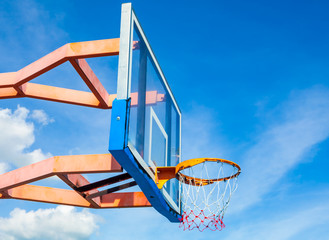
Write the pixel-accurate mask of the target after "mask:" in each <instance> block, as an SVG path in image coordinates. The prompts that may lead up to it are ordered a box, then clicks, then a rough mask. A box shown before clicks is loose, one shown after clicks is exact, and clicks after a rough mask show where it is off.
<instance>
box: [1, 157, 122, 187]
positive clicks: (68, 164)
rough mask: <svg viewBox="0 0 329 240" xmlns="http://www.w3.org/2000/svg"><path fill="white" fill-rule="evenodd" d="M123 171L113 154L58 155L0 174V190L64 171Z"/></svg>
mask: <svg viewBox="0 0 329 240" xmlns="http://www.w3.org/2000/svg"><path fill="white" fill-rule="evenodd" d="M104 172H122V167H121V166H120V164H119V163H118V162H117V161H116V160H115V159H114V158H113V156H112V155H111V154H93V155H74V156H56V157H52V158H48V159H46V160H43V161H41V162H37V163H34V164H31V165H28V166H25V167H22V168H19V169H16V170H13V171H11V172H7V173H4V174H2V175H0V191H4V190H7V189H10V188H13V187H17V186H19V185H22V184H27V183H31V182H34V181H38V180H41V179H44V178H48V177H51V176H54V175H56V174H63V173H104Z"/></svg>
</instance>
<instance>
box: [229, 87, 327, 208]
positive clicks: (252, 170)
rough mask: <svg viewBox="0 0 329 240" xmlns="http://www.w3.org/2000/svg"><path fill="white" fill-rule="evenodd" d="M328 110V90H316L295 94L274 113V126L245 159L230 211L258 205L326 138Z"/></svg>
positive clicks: (264, 134) (263, 135)
mask: <svg viewBox="0 0 329 240" xmlns="http://www.w3.org/2000/svg"><path fill="white" fill-rule="evenodd" d="M328 109H329V89H327V88H324V87H322V88H321V87H315V88H312V89H309V90H305V91H296V92H294V93H293V94H292V96H291V98H290V99H289V101H287V102H285V103H283V104H282V105H281V106H280V107H279V108H278V109H276V110H275V112H274V113H275V114H274V115H273V116H274V117H275V120H274V121H273V122H275V123H274V124H272V125H271V126H269V127H268V129H267V130H266V131H265V132H264V133H263V134H261V135H260V137H259V139H258V142H257V143H256V144H255V145H254V146H253V147H252V148H251V149H250V150H249V151H248V152H247V153H246V154H245V156H244V159H245V160H244V162H243V164H242V175H241V178H240V180H239V183H240V187H239V189H238V191H237V192H236V195H237V196H236V195H235V196H234V197H233V200H234V204H232V205H231V207H230V208H232V209H234V210H235V211H239V210H242V209H244V208H246V207H248V206H250V205H252V204H254V203H256V202H258V201H260V200H261V199H262V196H263V195H264V194H266V193H267V192H268V191H270V190H271V189H272V187H273V185H274V184H275V183H276V182H277V181H278V180H280V179H281V178H282V177H283V176H284V175H285V174H286V173H287V172H288V171H289V170H290V169H292V168H293V167H295V166H296V165H297V164H298V163H300V162H301V161H302V160H303V156H304V155H305V154H306V153H307V152H308V151H309V150H310V149H311V148H312V147H313V146H314V145H316V144H318V143H320V142H321V141H323V140H325V139H326V138H328V136H329V124H328V122H329V111H328ZM246 196H247V197H246ZM239 199H243V201H240V200H239Z"/></svg>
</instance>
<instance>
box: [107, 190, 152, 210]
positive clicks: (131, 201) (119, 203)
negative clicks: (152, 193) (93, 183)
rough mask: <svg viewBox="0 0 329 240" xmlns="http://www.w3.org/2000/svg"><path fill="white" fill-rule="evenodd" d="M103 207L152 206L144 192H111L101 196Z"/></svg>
mask: <svg viewBox="0 0 329 240" xmlns="http://www.w3.org/2000/svg"><path fill="white" fill-rule="evenodd" d="M101 202H102V203H101V207H102V208H126V207H151V206H152V205H151V204H150V202H149V201H148V200H147V198H146V197H145V195H144V193H143V192H123V193H110V194H107V195H103V196H101Z"/></svg>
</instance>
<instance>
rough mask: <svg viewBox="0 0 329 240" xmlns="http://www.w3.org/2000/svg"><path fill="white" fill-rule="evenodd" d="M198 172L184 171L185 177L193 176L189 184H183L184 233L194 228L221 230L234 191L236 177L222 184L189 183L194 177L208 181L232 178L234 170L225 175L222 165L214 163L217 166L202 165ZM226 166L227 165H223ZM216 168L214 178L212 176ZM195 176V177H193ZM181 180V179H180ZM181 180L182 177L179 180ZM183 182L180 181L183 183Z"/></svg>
mask: <svg viewBox="0 0 329 240" xmlns="http://www.w3.org/2000/svg"><path fill="white" fill-rule="evenodd" d="M200 165H202V166H201V170H200V167H199V168H197V169H198V171H197V170H194V168H193V167H191V168H189V169H186V170H185V171H187V172H185V173H184V174H186V175H188V176H190V177H192V178H191V180H190V184H188V183H182V184H181V185H182V197H181V199H182V210H183V214H182V220H181V224H180V227H182V228H183V229H184V230H193V229H195V228H197V229H198V230H199V231H204V230H205V229H210V230H213V231H215V230H222V229H223V228H224V227H225V225H224V223H223V217H224V215H225V212H226V210H227V207H228V205H229V203H230V200H231V196H232V194H233V193H234V192H235V191H236V189H237V187H238V185H237V178H236V177H235V178H232V179H228V180H225V181H218V182H214V183H212V184H208V185H202V184H199V185H195V184H192V183H193V181H194V182H195V181H196V178H202V179H211V178H217V179H220V178H223V177H226V176H230V175H233V174H234V173H235V172H236V171H237V168H236V167H234V166H231V168H232V172H231V173H228V174H229V175H225V171H224V170H226V169H227V168H225V167H224V166H225V163H223V162H217V166H216V167H213V165H212V164H208V163H207V162H204V163H202V164H200ZM226 165H227V164H226ZM208 168H211V169H208ZM214 169H216V171H217V173H216V176H213V175H212V174H211V173H212V172H214ZM196 173H198V175H196ZM180 177H182V176H180ZM182 178H183V177H182ZM182 182H183V181H182Z"/></svg>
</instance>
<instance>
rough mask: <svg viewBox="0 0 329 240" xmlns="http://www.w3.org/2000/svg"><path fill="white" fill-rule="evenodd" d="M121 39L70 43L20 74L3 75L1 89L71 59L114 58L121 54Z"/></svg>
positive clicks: (21, 82) (25, 80)
mask: <svg viewBox="0 0 329 240" xmlns="http://www.w3.org/2000/svg"><path fill="white" fill-rule="evenodd" d="M119 42H120V39H119V38H115V39H106V40H98V41H88V42H77V43H68V44H66V45H64V46H62V47H60V48H58V49H56V50H55V51H53V52H51V53H49V54H47V55H46V56H44V57H42V58H40V59H38V60H36V61H35V62H33V63H31V64H29V65H27V66H26V67H24V68H22V69H21V70H19V71H18V72H11V73H2V74H1V75H0V78H1V79H4V80H3V81H1V82H0V87H12V86H20V85H22V84H24V83H26V82H28V81H30V80H32V79H34V78H36V77H38V76H40V75H41V74H43V73H45V72H47V71H49V70H51V69H53V68H55V67H57V66H59V65H61V64H62V63H64V62H66V61H67V60H69V59H72V58H73V59H74V58H90V57H101V56H112V55H118V54H119Z"/></svg>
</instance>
